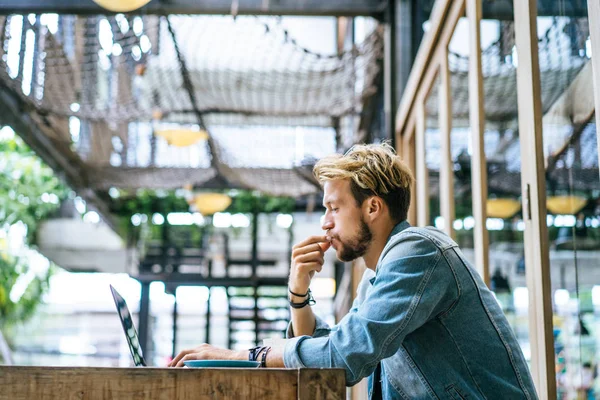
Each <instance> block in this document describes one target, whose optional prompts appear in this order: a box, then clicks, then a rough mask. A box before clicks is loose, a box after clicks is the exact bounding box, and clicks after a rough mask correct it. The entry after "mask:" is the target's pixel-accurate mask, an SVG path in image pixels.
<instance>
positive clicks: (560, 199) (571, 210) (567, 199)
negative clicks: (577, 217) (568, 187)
mask: <svg viewBox="0 0 600 400" xmlns="http://www.w3.org/2000/svg"><path fill="white" fill-rule="evenodd" d="M586 203H587V199H586V198H585V197H581V196H550V197H548V198H547V199H546V207H547V208H548V211H550V212H551V213H553V214H568V215H573V214H577V213H578V212H579V210H581V209H582V208H583V207H584V206H585V205H586Z"/></svg>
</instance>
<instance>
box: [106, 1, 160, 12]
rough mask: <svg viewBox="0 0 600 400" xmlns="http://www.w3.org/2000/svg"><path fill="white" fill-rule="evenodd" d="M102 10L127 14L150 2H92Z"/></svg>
mask: <svg viewBox="0 0 600 400" xmlns="http://www.w3.org/2000/svg"><path fill="white" fill-rule="evenodd" d="M94 3H96V4H98V5H99V6H100V7H102V8H106V9H107V10H109V11H114V12H129V11H133V10H137V9H138V8H140V7H143V6H145V5H146V4H148V3H150V0H94Z"/></svg>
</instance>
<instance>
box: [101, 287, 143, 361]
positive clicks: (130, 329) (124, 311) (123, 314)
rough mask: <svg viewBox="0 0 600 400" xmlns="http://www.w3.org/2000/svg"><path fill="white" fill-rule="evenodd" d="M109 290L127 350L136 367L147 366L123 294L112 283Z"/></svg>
mask: <svg viewBox="0 0 600 400" xmlns="http://www.w3.org/2000/svg"><path fill="white" fill-rule="evenodd" d="M110 291H111V292H112V295H113V299H114V300H115V305H116V306H117V314H119V319H121V325H123V331H124V332H125V337H126V338H127V344H128V345H129V350H131V356H132V357H133V362H134V364H135V366H136V367H147V366H148V364H146V360H144V355H143V354H142V348H141V346H140V341H139V339H138V334H137V331H136V329H135V326H133V320H132V319H131V313H129V308H128V307H127V303H126V302H125V299H124V298H123V296H121V295H120V294H119V292H117V290H116V289H115V288H114V287H113V286H112V285H110Z"/></svg>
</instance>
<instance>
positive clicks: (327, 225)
mask: <svg viewBox="0 0 600 400" xmlns="http://www.w3.org/2000/svg"><path fill="white" fill-rule="evenodd" d="M332 228H333V220H332V219H331V217H330V216H329V215H328V214H325V217H324V218H323V223H322V224H321V229H323V230H324V231H328V230H330V229H332Z"/></svg>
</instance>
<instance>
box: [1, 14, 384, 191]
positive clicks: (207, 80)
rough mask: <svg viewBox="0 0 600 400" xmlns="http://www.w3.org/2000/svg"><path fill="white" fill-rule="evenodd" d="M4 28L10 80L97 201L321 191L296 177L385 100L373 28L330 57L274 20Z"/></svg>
mask: <svg viewBox="0 0 600 400" xmlns="http://www.w3.org/2000/svg"><path fill="white" fill-rule="evenodd" d="M0 23H1V24H2V25H1V28H3V29H2V30H1V31H0V33H2V43H3V46H0V56H1V61H0V80H1V82H2V83H3V84H5V85H6V86H8V87H10V88H11V89H12V90H13V92H14V93H16V94H17V95H18V96H20V97H21V98H22V99H24V100H25V101H26V102H27V103H28V104H29V105H31V108H32V110H34V111H35V112H33V113H32V116H33V118H34V119H37V120H38V121H40V122H41V121H42V117H43V118H44V122H50V124H51V128H52V129H46V133H47V134H48V135H49V136H50V137H51V139H53V140H56V141H61V142H63V143H67V144H68V145H69V146H70V147H71V149H72V150H73V151H74V152H76V153H77V154H78V155H79V157H80V158H81V159H82V160H83V161H84V163H85V166H86V169H87V171H86V172H87V173H88V174H89V181H90V185H91V186H92V187H93V188H98V189H107V188H109V187H129V188H131V187H134V188H135V187H150V188H175V187H181V186H183V185H185V184H193V185H198V186H200V185H202V184H203V183H205V182H207V181H209V180H211V179H213V178H215V177H216V176H218V175H219V176H221V177H224V178H225V179H226V180H227V181H229V182H231V183H232V184H233V185H238V186H242V187H249V188H253V189H258V190H261V191H264V192H267V193H271V194H278V195H292V196H297V195H301V194H306V193H312V192H315V190H316V187H315V186H314V185H313V184H311V183H309V182H307V180H306V179H305V178H303V177H302V176H301V174H298V173H296V172H294V166H295V165H297V164H298V163H299V162H301V161H302V159H303V158H305V157H307V156H310V157H321V156H323V155H325V154H327V153H331V152H333V151H335V150H336V147H337V146H338V145H339V143H338V142H340V141H343V140H341V139H343V138H340V134H341V132H340V131H339V130H338V131H337V132H336V129H335V127H336V126H339V121H340V119H344V118H355V117H356V116H357V115H359V114H360V112H361V109H362V104H363V101H364V100H365V98H366V97H368V96H370V95H372V94H374V93H375V92H376V91H377V87H376V86H375V82H376V79H375V78H376V76H377V74H378V73H379V71H380V62H379V60H380V59H381V57H382V51H383V49H382V31H381V28H379V27H377V25H376V24H375V23H374V22H373V23H372V24H371V25H372V26H373V30H372V31H371V33H370V34H367V35H366V36H365V38H364V40H362V42H360V43H358V44H357V45H355V46H353V48H352V49H351V50H349V51H346V52H344V53H342V54H339V55H333V56H330V55H323V54H319V53H316V52H314V51H311V50H309V49H307V48H304V47H302V46H300V45H299V44H298V43H297V42H296V40H294V38H293V37H291V35H290V34H289V32H288V31H287V30H286V29H285V28H284V26H283V24H282V23H281V21H280V19H279V18H275V17H262V18H258V17H237V18H233V17H231V16H188V15H169V16H156V15H144V16H132V15H129V16H124V15H116V16H110V17H109V16H106V17H105V16H91V17H81V16H72V15H60V16H57V15H48V14H46V15H41V16H35V15H29V16H20V15H14V16H9V17H2V19H0ZM332 27H333V25H332ZM330 34H331V36H332V37H333V35H334V30H333V29H332V30H331V32H330ZM46 125H47V124H46ZM169 129H170V130H174V129H175V130H181V129H184V130H188V131H189V130H191V131H200V130H205V131H207V132H208V134H209V135H208V140H200V141H198V142H197V143H193V144H191V145H189V146H186V147H176V146H172V145H170V144H169V142H168V141H167V139H165V138H163V137H161V136H160V135H157V134H156V133H157V132H159V131H162V130H169Z"/></svg>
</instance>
